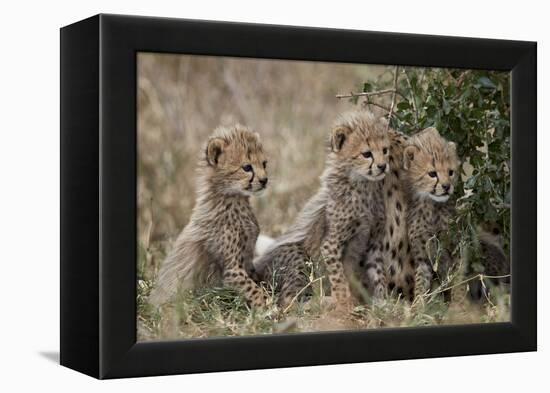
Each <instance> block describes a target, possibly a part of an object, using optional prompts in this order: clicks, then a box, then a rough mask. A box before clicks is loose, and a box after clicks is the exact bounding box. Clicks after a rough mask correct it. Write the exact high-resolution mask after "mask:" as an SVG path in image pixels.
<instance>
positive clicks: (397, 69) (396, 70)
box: [386, 66, 399, 130]
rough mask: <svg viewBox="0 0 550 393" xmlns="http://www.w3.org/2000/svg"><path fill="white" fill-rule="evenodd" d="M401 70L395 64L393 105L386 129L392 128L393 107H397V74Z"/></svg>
mask: <svg viewBox="0 0 550 393" xmlns="http://www.w3.org/2000/svg"><path fill="white" fill-rule="evenodd" d="M398 72H399V66H395V71H394V73H393V93H392V95H391V106H390V111H389V112H388V125H387V127H386V130H389V129H390V120H391V117H392V115H393V108H394V107H395V96H396V93H397V74H398Z"/></svg>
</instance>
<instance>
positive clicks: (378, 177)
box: [365, 172, 386, 181]
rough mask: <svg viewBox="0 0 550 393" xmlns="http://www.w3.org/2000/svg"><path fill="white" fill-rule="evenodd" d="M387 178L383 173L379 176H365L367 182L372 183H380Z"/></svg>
mask: <svg viewBox="0 0 550 393" xmlns="http://www.w3.org/2000/svg"><path fill="white" fill-rule="evenodd" d="M385 177H386V173H385V172H383V173H380V174H379V175H376V176H373V175H365V178H366V179H367V180H370V181H380V180H382V179H383V178H385Z"/></svg>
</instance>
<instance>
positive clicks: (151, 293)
mask: <svg viewBox="0 0 550 393" xmlns="http://www.w3.org/2000/svg"><path fill="white" fill-rule="evenodd" d="M536 169H537V168H536V43H533V42H521V41H504V40H488V39H476V38H460V37H440V36H422V35H410V34H397V33H379V32H366V31H350V30H332V29H315V28H302V27H287V26H268V25H255V24H241V23H226V22H209V21H194V20H179V19H169V18H148V17H133V16H120V15H97V16H94V17H91V18H89V19H86V20H83V21H80V22H77V23H75V24H72V25H69V26H66V27H63V28H62V29H61V364H62V365H64V366H67V367H70V368H72V369H75V370H78V371H80V372H82V373H85V374H88V375H90V376H93V377H96V378H101V379H103V378H120V377H132V376H146V375H163V374H178V373H195V372H210V371H224V370H242V369H257V368H274V367H289V366H306V365H321V364H337V363H350V362H366V361H377V360H392V359H414V358H422V357H443V356H461V355H473V354H490V353H504V352H518V351H534V350H536V336H537V335H536V333H537V332H536V302H537V299H536ZM260 194H265V195H262V196H260Z"/></svg>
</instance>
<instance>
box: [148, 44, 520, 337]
mask: <svg viewBox="0 0 550 393" xmlns="http://www.w3.org/2000/svg"><path fill="white" fill-rule="evenodd" d="M377 78H386V79H391V72H387V71H386V68H385V67H383V66H365V65H350V64H335V63H331V64H330V65H329V64H327V63H313V62H294V61H276V60H256V59H235V58H219V57H206V56H182V55H165V54H149V53H147V54H145V53H142V54H140V55H139V56H138V248H139V249H138V256H139V257H138V316H137V317H138V339H140V340H150V339H160V338H163V339H164V338H178V337H180V338H184V337H205V336H212V335H244V334H260V333H278V332H294V331H296V332H298V331H316V330H334V329H342V328H364V327H383V326H411V325H429V324H443V323H469V322H490V321H501V320H508V318H509V310H508V307H507V304H508V303H507V302H506V301H504V303H502V304H493V305H492V304H485V305H482V306H478V305H473V306H472V305H470V304H468V302H466V301H460V302H455V303H454V304H451V306H450V307H447V306H445V305H443V304H442V303H441V302H440V300H439V299H438V298H434V299H426V303H425V304H422V305H415V306H414V307H415V309H414V310H413V309H411V306H410V305H408V304H406V303H404V302H402V301H393V300H390V301H388V302H385V303H384V304H378V305H374V306H372V307H370V308H369V309H368V310H366V309H364V308H363V307H358V308H356V309H355V310H354V312H353V313H352V314H351V315H350V316H346V317H342V316H334V317H332V316H330V315H328V314H327V312H328V311H329V310H330V305H325V304H324V303H323V301H322V300H321V299H322V298H321V297H320V296H318V297H316V298H314V299H313V300H312V302H311V304H309V305H308V306H307V307H301V306H300V307H296V308H295V309H294V310H292V312H291V313H289V314H288V315H286V316H284V317H282V316H281V315H275V314H273V312H272V310H267V311H265V312H254V311H251V310H249V309H248V307H247V306H246V304H245V303H244V302H243V300H242V299H241V298H240V297H239V296H238V295H237V294H236V293H234V292H232V291H231V290H227V289H207V290H205V291H202V292H200V291H199V293H194V294H183V295H182V296H180V297H179V298H178V300H176V301H175V302H174V303H173V304H172V305H170V306H168V307H166V308H164V309H162V310H161V311H158V310H153V309H152V308H151V307H150V306H149V305H148V304H147V302H146V296H147V294H148V292H149V290H150V288H151V286H152V283H153V280H154V278H155V275H156V272H157V270H158V267H159V264H160V263H161V262H162V259H163V258H164V256H165V254H166V252H167V250H168V249H169V248H170V246H171V242H172V240H173V239H174V238H175V237H176V236H177V235H178V233H179V232H180V231H181V229H182V228H183V227H184V226H185V225H186V224H187V222H188V219H189V216H190V214H191V210H192V208H193V205H194V201H195V168H196V164H197V160H198V157H199V154H201V149H202V147H203V144H204V142H205V141H206V139H207V137H208V136H209V135H210V134H211V132H212V131H213V130H214V128H216V127H217V126H218V125H230V124H233V123H236V122H239V123H242V124H245V125H248V126H249V127H251V128H253V129H255V130H256V131H258V132H259V133H260V135H261V136H262V139H263V142H264V147H265V149H266V151H267V153H268V155H269V164H268V169H269V179H270V181H269V187H268V189H269V191H268V193H266V195H265V196H263V197H261V198H257V199H254V200H253V205H254V208H255V211H256V214H257V217H258V221H259V223H260V227H261V231H262V233H263V234H266V235H269V236H277V235H279V234H281V233H282V232H283V231H284V230H285V229H286V228H287V227H288V226H289V224H290V223H291V222H292V221H293V219H294V218H295V217H296V214H297V213H298V211H299V210H300V209H301V207H302V206H303V205H304V203H305V201H306V200H307V199H308V198H309V197H310V196H311V195H313V194H314V193H315V191H316V189H317V187H318V185H319V181H318V178H319V175H320V174H321V172H322V169H323V165H324V159H325V144H326V138H327V135H328V132H329V130H330V126H331V124H332V122H333V121H334V120H335V118H336V116H337V115H338V114H339V113H341V112H343V111H346V110H350V109H353V105H352V104H351V103H350V102H348V101H347V100H341V101H339V100H337V99H336V98H335V95H336V94H337V93H341V92H346V91H351V90H354V89H355V88H356V87H357V86H359V85H361V84H362V83H363V82H364V81H365V80H373V79H377ZM314 273H315V274H317V271H315V272H314ZM315 274H313V275H312V277H313V276H314V275H315ZM420 306H421V307H420Z"/></svg>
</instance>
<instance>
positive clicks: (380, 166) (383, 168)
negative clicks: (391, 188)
mask: <svg viewBox="0 0 550 393" xmlns="http://www.w3.org/2000/svg"><path fill="white" fill-rule="evenodd" d="M377 167H378V169H380V170H381V171H382V172H384V171H385V170H386V164H378V165H377Z"/></svg>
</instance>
